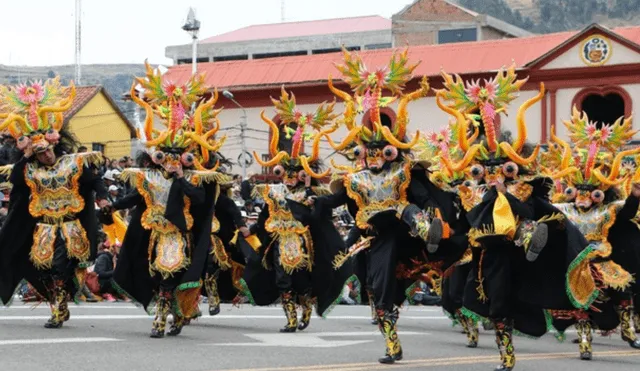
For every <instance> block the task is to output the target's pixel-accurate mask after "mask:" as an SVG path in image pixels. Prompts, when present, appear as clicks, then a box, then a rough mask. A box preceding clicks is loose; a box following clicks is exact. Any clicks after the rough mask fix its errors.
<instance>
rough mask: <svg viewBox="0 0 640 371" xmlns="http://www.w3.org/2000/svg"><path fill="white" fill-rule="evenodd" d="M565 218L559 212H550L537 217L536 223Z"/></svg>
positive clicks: (559, 220) (560, 220)
mask: <svg viewBox="0 0 640 371" xmlns="http://www.w3.org/2000/svg"><path fill="white" fill-rule="evenodd" d="M564 220H565V216H564V215H563V214H561V213H552V214H551V215H545V216H543V217H542V218H540V219H538V223H548V222H562V221H564Z"/></svg>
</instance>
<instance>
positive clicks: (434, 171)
mask: <svg viewBox="0 0 640 371" xmlns="http://www.w3.org/2000/svg"><path fill="white" fill-rule="evenodd" d="M458 130H460V125H459V124H458V122H457V121H456V120H453V121H450V122H449V124H448V125H447V126H446V127H444V128H443V129H441V130H439V131H434V132H431V133H428V134H427V135H425V136H424V138H423V137H421V138H420V140H419V141H418V144H417V145H416V146H415V147H414V152H415V158H416V159H418V160H420V161H425V162H427V161H428V162H431V163H432V164H434V165H433V166H432V167H431V168H430V169H429V170H430V172H431V176H430V179H431V181H432V182H434V183H435V184H437V185H438V186H439V187H441V188H443V189H445V190H448V191H454V190H455V189H456V187H458V186H459V185H464V186H466V187H470V186H472V185H473V182H472V181H471V179H470V177H469V174H468V173H467V172H466V171H464V170H461V171H452V170H451V169H449V168H448V167H446V166H445V165H444V161H449V162H451V161H459V160H461V159H462V158H463V156H464V152H462V151H461V150H460V147H459V146H458V138H459V134H458ZM479 133H480V131H479V129H478V127H475V130H474V133H473V135H472V136H471V138H469V141H470V142H474V141H475V140H476V138H477V137H478V135H479ZM443 158H446V160H443Z"/></svg>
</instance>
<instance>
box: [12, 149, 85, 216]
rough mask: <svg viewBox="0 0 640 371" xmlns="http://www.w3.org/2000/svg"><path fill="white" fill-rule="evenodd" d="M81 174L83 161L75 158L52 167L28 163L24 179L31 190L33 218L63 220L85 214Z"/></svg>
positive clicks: (62, 160)
mask: <svg viewBox="0 0 640 371" xmlns="http://www.w3.org/2000/svg"><path fill="white" fill-rule="evenodd" d="M82 170H83V160H82V158H81V157H80V156H76V155H66V156H62V157H60V158H59V159H58V161H57V162H56V163H55V164H54V165H53V166H51V167H45V166H38V164H37V163H35V162H31V163H28V164H27V165H26V167H25V174H24V175H25V181H26V183H27V186H29V188H30V189H31V200H30V202H29V212H30V213H31V215H32V216H33V217H35V218H40V217H48V218H53V219H60V218H63V217H65V216H68V215H69V214H77V213H79V212H80V211H82V209H84V205H85V204H84V199H83V198H82V197H81V196H80V193H79V184H78V181H79V178H80V176H82Z"/></svg>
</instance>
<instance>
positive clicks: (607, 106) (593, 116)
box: [572, 86, 632, 127]
mask: <svg viewBox="0 0 640 371" xmlns="http://www.w3.org/2000/svg"><path fill="white" fill-rule="evenodd" d="M631 104H632V101H631V97H630V96H629V93H627V91H626V90H624V89H623V88H621V87H618V86H611V87H604V88H587V89H584V90H582V91H580V92H578V94H576V96H575V97H574V98H573V104H572V106H575V107H576V108H577V109H578V110H579V111H584V112H586V113H587V116H589V120H591V121H595V122H597V125H598V127H600V126H602V124H603V123H604V124H613V123H614V122H615V121H616V120H617V119H619V118H620V117H623V116H624V117H629V116H630V115H631V112H632V107H631Z"/></svg>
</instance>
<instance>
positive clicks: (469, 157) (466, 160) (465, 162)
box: [440, 144, 481, 172]
mask: <svg viewBox="0 0 640 371" xmlns="http://www.w3.org/2000/svg"><path fill="white" fill-rule="evenodd" d="M480 147H481V146H480V144H474V145H472V146H471V148H469V150H468V151H467V152H466V153H465V154H464V157H463V158H462V160H460V162H458V163H457V164H454V163H452V162H451V160H450V159H449V158H448V157H446V156H441V157H440V160H441V161H442V163H443V164H444V166H446V167H447V168H448V169H449V170H451V171H452V172H455V171H461V170H463V169H464V168H466V167H467V166H469V164H470V163H471V161H473V159H474V158H475V157H476V154H477V153H478V151H480Z"/></svg>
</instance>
